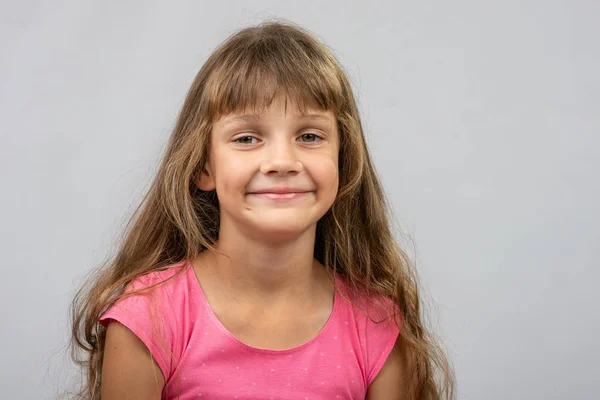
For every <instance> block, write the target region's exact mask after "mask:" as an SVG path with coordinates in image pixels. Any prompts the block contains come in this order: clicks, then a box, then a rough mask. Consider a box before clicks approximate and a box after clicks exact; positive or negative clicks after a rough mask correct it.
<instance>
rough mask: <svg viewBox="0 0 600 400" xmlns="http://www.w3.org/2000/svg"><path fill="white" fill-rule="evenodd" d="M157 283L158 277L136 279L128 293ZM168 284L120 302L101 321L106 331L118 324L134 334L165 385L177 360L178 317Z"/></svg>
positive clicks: (127, 290) (127, 289)
mask: <svg viewBox="0 0 600 400" xmlns="http://www.w3.org/2000/svg"><path fill="white" fill-rule="evenodd" d="M155 283H158V280H157V279H156V277H155V276H152V275H150V276H149V275H146V276H142V277H139V278H137V279H136V280H134V281H133V282H132V283H131V284H130V285H128V286H127V288H126V289H125V293H130V292H132V291H137V290H140V289H143V288H145V287H148V286H150V285H153V284H155ZM166 286H168V284H164V285H160V286H157V287H155V288H151V289H149V290H148V291H144V292H142V293H137V294H134V295H131V296H129V297H124V298H122V299H120V300H118V301H117V302H116V303H115V304H114V305H113V306H112V307H111V308H110V309H108V310H107V311H106V312H105V313H104V314H102V316H101V317H100V318H99V320H98V321H99V322H100V324H102V325H103V326H105V327H107V326H108V324H109V322H110V321H111V320H114V321H118V322H119V323H121V324H123V325H124V326H126V327H127V328H128V329H129V330H131V331H132V332H133V333H134V334H135V335H136V336H137V337H138V338H139V339H140V340H141V341H142V342H143V343H144V344H145V345H146V347H147V348H148V350H149V351H150V353H151V354H152V356H153V357H154V359H155V360H156V362H157V364H158V366H159V367H160V369H161V371H162V373H163V376H164V378H165V381H166V380H168V378H169V377H170V375H171V373H172V370H173V365H174V362H173V361H174V360H173V349H174V338H175V336H176V332H175V328H176V326H177V325H176V323H175V316H174V313H173V310H172V305H171V301H170V296H169V292H168V288H167V287H166Z"/></svg>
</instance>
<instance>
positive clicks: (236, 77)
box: [202, 32, 345, 122]
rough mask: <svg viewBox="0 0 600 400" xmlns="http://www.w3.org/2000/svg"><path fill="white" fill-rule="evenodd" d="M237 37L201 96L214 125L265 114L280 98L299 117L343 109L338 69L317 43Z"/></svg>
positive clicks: (282, 37)
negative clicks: (225, 117) (237, 115)
mask: <svg viewBox="0 0 600 400" xmlns="http://www.w3.org/2000/svg"><path fill="white" fill-rule="evenodd" d="M252 33H253V35H252V36H251V37H250V38H248V37H234V38H233V39H231V40H230V41H228V42H226V43H225V44H223V46H222V49H221V51H217V52H216V54H215V56H216V59H215V60H209V61H212V64H213V68H212V71H211V72H210V74H209V76H208V79H207V82H206V85H205V87H204V90H203V95H202V97H203V99H202V104H203V107H205V108H204V109H205V111H206V112H207V116H208V117H209V119H210V121H211V122H214V121H216V120H217V119H219V118H220V117H221V116H223V115H226V114H230V113H239V112H247V111H253V112H257V113H259V114H260V113H262V112H264V111H265V110H266V108H268V107H269V106H270V104H271V103H272V101H273V99H274V98H275V97H276V96H278V95H283V96H285V99H286V107H287V102H288V101H290V102H291V103H292V104H293V105H294V106H296V107H297V108H298V110H299V112H300V113H301V114H306V113H307V111H308V110H318V111H333V112H334V114H335V115H338V113H339V110H340V109H341V107H342V103H343V99H344V98H345V96H344V93H343V89H342V88H343V85H342V82H341V81H340V71H339V67H338V66H337V65H336V63H335V61H334V60H333V59H332V58H330V57H327V55H326V53H325V51H323V49H321V48H320V47H319V46H321V45H320V44H319V43H318V42H312V41H307V39H306V38H304V37H301V38H298V37H290V36H289V35H288V36H286V35H270V37H264V34H263V36H261V35H260V34H257V33H256V32H252Z"/></svg>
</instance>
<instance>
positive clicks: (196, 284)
mask: <svg viewBox="0 0 600 400" xmlns="http://www.w3.org/2000/svg"><path fill="white" fill-rule="evenodd" d="M185 267H186V268H187V269H188V271H187V274H188V279H191V280H192V281H193V283H192V285H193V288H194V289H195V290H194V293H193V294H192V296H193V297H196V296H194V295H196V294H197V298H196V299H195V300H197V301H199V302H201V303H202V306H203V307H204V308H205V309H206V311H207V313H208V316H209V318H210V320H211V321H212V322H213V324H214V325H215V326H216V327H217V328H218V329H219V330H220V331H221V332H222V333H223V334H224V335H225V336H226V337H228V338H229V340H230V341H231V342H233V343H234V344H236V345H237V346H240V347H242V348H243V349H245V350H247V351H250V352H253V353H260V354H270V355H286V354H291V353H296V352H298V351H301V350H304V349H305V348H307V347H310V346H311V345H313V344H315V343H317V342H318V341H320V340H321V338H323V337H324V336H325V335H326V334H327V332H328V331H329V330H330V329H331V326H332V325H334V322H335V320H336V318H338V313H339V307H340V304H341V299H340V295H339V293H338V290H337V289H338V287H339V279H338V277H337V276H335V279H334V282H335V286H334V295H333V306H332V309H331V313H330V314H329V318H328V319H327V322H325V325H324V326H323V328H321V330H320V331H319V332H318V333H317V334H316V335H315V336H314V337H313V338H311V339H309V340H307V341H306V342H304V343H302V344H299V345H298V346H295V347H291V348H289V349H280V350H277V349H264V348H260V347H254V346H250V345H248V344H246V343H244V342H242V341H241V340H240V339H238V338H237V337H236V336H235V335H233V334H232V333H231V332H229V330H228V329H227V328H226V327H225V326H224V325H223V324H222V323H221V321H220V320H219V318H217V315H216V314H215V313H214V311H213V309H212V307H211V306H210V304H209V302H208V299H207V298H206V295H205V294H204V290H203V289H202V285H200V281H199V279H198V276H197V275H196V271H195V270H194V267H193V265H192V263H191V262H189V261H188V262H187V263H186V264H185Z"/></svg>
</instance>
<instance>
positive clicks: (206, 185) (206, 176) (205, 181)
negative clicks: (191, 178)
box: [196, 164, 217, 192]
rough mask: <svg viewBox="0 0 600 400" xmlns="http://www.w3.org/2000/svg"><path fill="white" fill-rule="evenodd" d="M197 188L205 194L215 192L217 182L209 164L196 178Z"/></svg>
mask: <svg viewBox="0 0 600 400" xmlns="http://www.w3.org/2000/svg"><path fill="white" fill-rule="evenodd" d="M196 186H198V189H200V190H203V191H205V192H210V191H211V190H215V189H216V187H217V185H216V184H215V180H214V178H213V175H212V173H211V171H210V168H209V166H208V164H206V165H205V166H204V168H202V171H201V172H200V174H199V175H198V177H197V178H196Z"/></svg>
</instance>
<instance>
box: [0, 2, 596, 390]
mask: <svg viewBox="0 0 600 400" xmlns="http://www.w3.org/2000/svg"><path fill="white" fill-rule="evenodd" d="M252 3H253V5H252V7H249V6H248V5H247V4H246V2H241V1H230V2H201V1H187V2H184V1H168V2H167V1H162V2H158V1H143V2H142V1H125V2H116V1H115V2H105V1H83V0H79V1H71V2H67V1H53V2H42V1H37V2H35V1H18V2H17V1H13V2H6V1H3V2H2V3H1V6H0V18H1V21H2V22H1V28H0V49H1V54H2V55H1V60H2V61H1V63H0V120H1V131H0V135H1V136H0V167H1V173H0V188H1V190H2V192H1V193H2V196H0V213H1V214H0V216H1V224H0V235H1V236H0V254H1V256H2V263H1V266H0V268H1V273H2V279H1V280H0V296H1V298H2V301H1V302H0V311H1V313H2V314H1V315H2V326H3V328H2V329H1V330H0V345H1V351H2V357H1V361H0V384H1V390H2V398H7V399H50V398H52V397H54V395H55V392H56V391H57V390H58V388H60V387H63V388H64V387H66V386H68V385H69V377H70V376H71V375H72V374H73V370H72V368H70V367H69V364H68V361H67V360H66V355H65V353H64V351H63V346H64V344H65V342H66V340H67V336H68V333H69V331H68V321H67V309H68V305H69V301H70V299H71V296H72V295H73V293H74V290H75V287H77V285H78V284H79V283H81V281H82V279H83V277H84V276H85V274H86V273H87V272H88V271H89V270H90V269H91V268H92V266H94V265H96V264H97V263H99V262H101V261H102V260H103V259H104V258H105V256H106V255H107V254H108V253H109V252H110V251H112V250H113V245H114V243H115V241H116V240H117V239H118V235H119V232H120V231H121V229H122V227H123V223H124V221H125V220H126V217H127V216H128V215H129V213H130V212H131V211H132V210H133V207H134V206H135V205H136V204H137V202H138V201H139V200H140V197H141V195H142V193H143V191H144V189H145V188H146V187H147V184H148V182H149V180H150V177H151V176H152V174H153V172H154V170H155V167H156V163H157V162H158V159H159V157H160V155H161V152H162V150H163V149H164V145H165V142H166V140H167V137H168V134H169V132H170V130H171V129H172V127H173V123H174V120H175V117H176V113H177V112H178V110H179V107H180V106H181V105H182V102H183V99H184V96H185V92H186V90H187V89H188V87H189V85H190V84H191V82H192V79H193V77H194V75H195V74H196V72H197V70H198V69H199V68H200V66H201V65H202V63H203V61H204V60H205V59H206V57H207V56H208V55H209V53H210V52H211V50H212V49H214V47H215V46H217V45H218V43H219V42H220V41H221V40H223V39H224V38H225V37H226V36H227V35H229V34H230V33H231V32H233V31H234V30H236V29H238V28H241V27H243V26H245V25H248V24H254V23H258V22H261V21H262V20H264V19H265V18H270V17H281V18H286V19H289V20H292V21H294V22H297V23H299V24H301V25H303V26H305V27H306V28H308V29H310V30H312V31H313V32H314V33H315V34H317V35H318V36H319V37H320V38H322V39H323V40H324V41H325V42H326V43H327V44H329V45H330V46H331V47H333V48H334V49H335V50H336V54H337V56H338V57H339V58H340V60H341V61H342V63H343V64H345V66H346V68H347V70H348V72H349V75H350V78H351V79H352V82H353V84H354V87H355V88H356V94H357V96H358V97H359V102H360V107H361V110H362V114H363V118H364V126H365V130H366V133H367V135H368V140H369V145H370V147H371V150H372V152H373V156H374V159H375V162H376V165H377V167H378V169H379V170H380V172H381V176H382V179H383V182H384V185H385V188H386V191H387V193H388V194H389V196H390V198H391V200H392V204H393V206H394V208H395V211H396V214H397V217H398V219H399V221H400V224H401V225H402V226H403V228H404V229H405V230H406V231H407V232H408V233H409V234H410V235H412V236H413V238H414V240H415V244H416V253H415V252H412V250H411V252H412V253H413V254H414V255H415V256H416V260H417V265H418V267H419V268H420V270H421V274H422V278H423V283H424V286H425V287H426V295H427V296H428V297H429V298H431V299H432V300H433V302H434V305H433V307H432V308H431V315H432V321H433V324H434V325H435V326H437V329H439V332H440V334H441V335H442V337H443V339H444V341H445V343H446V344H447V348H448V351H449V353H450V355H451V357H452V359H453V361H454V364H455V367H456V373H457V378H458V389H459V396H458V397H459V398H460V399H465V400H467V399H468V400H475V399H498V400H500V399H502V400H504V399H593V398H598V393H599V392H600V380H599V379H598V372H599V371H600V369H599V368H598V359H599V358H600V345H599V344H598V328H599V325H600V318H599V312H598V305H599V304H600V295H599V294H598V293H597V289H596V288H597V285H598V281H599V280H600V272H599V268H598V267H600V262H599V261H598V256H599V255H600V254H599V253H600V251H599V244H600V240H599V239H600V235H599V233H598V226H599V223H600V212H599V211H598V203H599V197H600V196H599V194H600V179H598V177H597V173H598V171H600V157H598V146H599V145H600V139H599V138H598V134H599V133H600V132H599V130H600V118H599V110H600V79H599V75H598V71H600V57H599V56H600V46H599V44H598V38H599V37H600V28H598V24H597V22H598V19H599V16H600V3H598V2H596V1H593V0H590V1H541V0H540V1H474V0H472V1H468V0H454V1H452V2H443V1H437V2H435V1H425V2H416V1H393V2H392V1H388V2H354V3H352V2H345V1H341V0H330V1H323V2H314V1H302V2H281V1H253V2H252ZM409 250H410V249H409Z"/></svg>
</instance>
